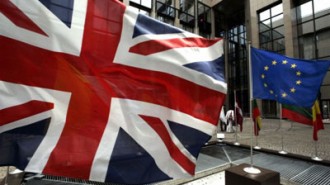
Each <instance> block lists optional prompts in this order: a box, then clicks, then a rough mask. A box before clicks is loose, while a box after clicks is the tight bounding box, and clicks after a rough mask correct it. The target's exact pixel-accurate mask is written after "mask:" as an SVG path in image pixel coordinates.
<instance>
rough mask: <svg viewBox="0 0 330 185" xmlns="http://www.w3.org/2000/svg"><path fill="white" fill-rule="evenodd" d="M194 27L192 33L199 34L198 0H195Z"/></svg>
mask: <svg viewBox="0 0 330 185" xmlns="http://www.w3.org/2000/svg"><path fill="white" fill-rule="evenodd" d="M194 3H195V28H194V33H196V34H198V35H199V28H198V0H195V2H194Z"/></svg>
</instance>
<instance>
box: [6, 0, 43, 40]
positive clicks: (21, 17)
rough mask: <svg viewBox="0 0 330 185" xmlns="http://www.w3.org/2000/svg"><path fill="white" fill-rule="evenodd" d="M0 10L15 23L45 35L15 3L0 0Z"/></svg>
mask: <svg viewBox="0 0 330 185" xmlns="http://www.w3.org/2000/svg"><path fill="white" fill-rule="evenodd" d="M0 12H1V13H3V14H4V15H5V16H6V17H7V18H8V19H10V21H12V22H13V23H14V24H15V25H17V26H19V27H21V28H25V29H28V30H30V31H34V32H36V33H39V34H42V35H46V36H47V34H46V33H45V32H44V31H42V30H41V29H40V28H39V27H38V26H37V25H36V24H34V23H33V21H31V19H30V18H29V17H27V16H26V15H25V14H24V13H23V12H22V11H21V10H20V9H18V8H17V7H16V5H14V4H13V3H12V2H10V1H9V0H1V1H0Z"/></svg>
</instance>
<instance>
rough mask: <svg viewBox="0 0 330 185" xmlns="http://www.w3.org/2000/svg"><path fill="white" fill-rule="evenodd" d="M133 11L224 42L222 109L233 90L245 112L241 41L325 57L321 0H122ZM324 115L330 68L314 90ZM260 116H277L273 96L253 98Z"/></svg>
mask: <svg viewBox="0 0 330 185" xmlns="http://www.w3.org/2000/svg"><path fill="white" fill-rule="evenodd" d="M122 1H123V2H124V3H125V4H126V5H129V6H132V7H134V8H135V9H136V11H138V12H140V13H143V14H146V15H148V16H151V17H154V18H156V19H158V20H160V21H163V22H166V23H168V24H171V25H174V26H176V27H179V28H181V29H184V30H186V31H189V32H193V33H196V34H199V35H201V36H203V37H206V38H214V37H222V38H224V41H225V42H224V43H225V47H224V48H225V64H226V70H225V75H226V79H227V83H228V95H227V100H226V109H233V107H234V99H235V98H234V95H236V97H237V99H238V101H239V102H240V104H241V106H242V109H243V112H244V114H245V116H249V113H250V104H249V102H250V98H249V97H250V96H249V72H248V60H247V58H248V53H247V45H248V42H251V45H252V46H253V47H256V48H260V49H265V50H269V51H273V52H277V53H280V54H283V55H286V56H289V57H294V58H300V59H309V60H330V1H324V0H289V1H283V0H282V1H279V0H122ZM319 100H320V105H321V110H322V114H323V117H324V118H329V117H330V115H329V113H330V72H328V73H327V75H326V77H325V79H324V81H323V84H322V86H321V89H320V93H319ZM258 102H259V103H260V104H261V106H260V108H261V111H262V115H263V117H265V118H279V116H280V111H279V110H280V108H279V105H278V104H277V103H276V102H275V101H270V100H259V101H258Z"/></svg>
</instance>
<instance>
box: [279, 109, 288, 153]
mask: <svg viewBox="0 0 330 185" xmlns="http://www.w3.org/2000/svg"><path fill="white" fill-rule="evenodd" d="M281 127H282V104H281V103H280V128H281ZM281 145H282V150H281V151H279V152H278V153H280V154H283V155H285V154H288V152H287V151H285V150H284V149H283V148H284V141H283V131H281Z"/></svg>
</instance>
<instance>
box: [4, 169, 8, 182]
mask: <svg viewBox="0 0 330 185" xmlns="http://www.w3.org/2000/svg"><path fill="white" fill-rule="evenodd" d="M5 178H6V179H5V184H4V185H9V184H8V178H9V166H7V174H6V177H5Z"/></svg>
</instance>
